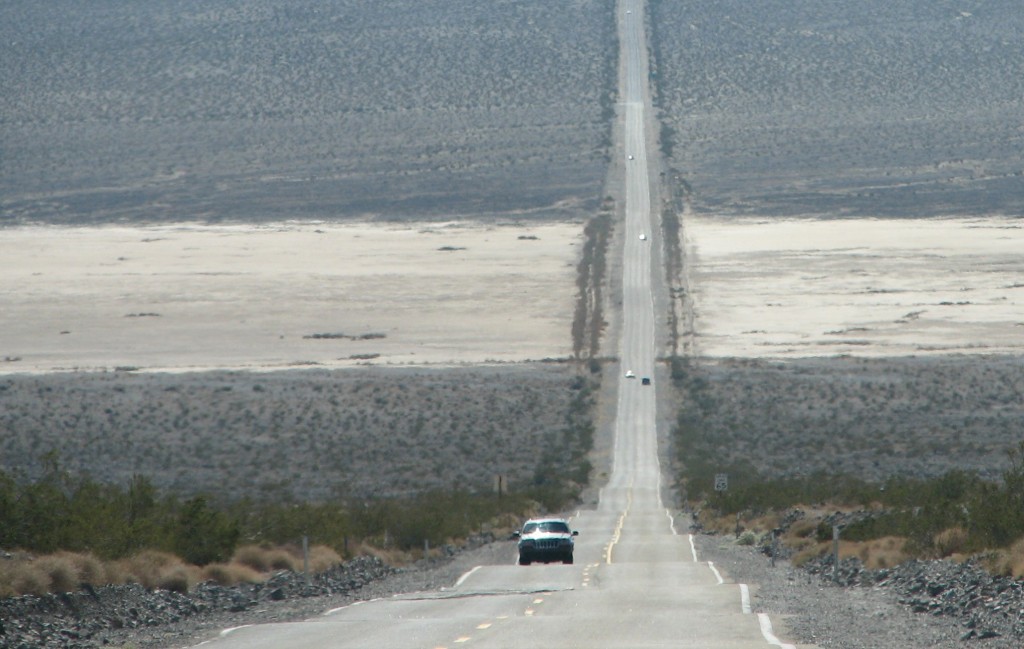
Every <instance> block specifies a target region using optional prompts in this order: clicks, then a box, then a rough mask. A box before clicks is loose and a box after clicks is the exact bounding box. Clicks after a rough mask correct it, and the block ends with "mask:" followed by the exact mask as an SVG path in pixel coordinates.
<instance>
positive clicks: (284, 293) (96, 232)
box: [0, 223, 582, 373]
mask: <svg viewBox="0 0 1024 649" xmlns="http://www.w3.org/2000/svg"><path fill="white" fill-rule="evenodd" d="M581 231H582V228H581V227H580V225H579V224H575V223H544V224H530V225H529V226H521V225H516V224H510V225H482V224H472V223H458V224H454V223H430V224H426V223H414V224H410V223H403V224H374V223H356V224H327V223H279V224H272V225H263V226H251V225H238V226H234V225H232V226H210V225H194V224H176V225H162V226H151V227H113V226H109V227H94V228H75V227H16V228H8V229H4V230H2V231H0V259H3V260H4V273H3V274H2V275H0V332H2V335H0V361H3V362H0V372H5V373H11V372H19V373H20V372H48V371H62V370H91V371H95V370H112V369H117V368H122V369H123V368H132V369H138V370H154V371H194V370H206V369H246V370H272V369H281V368H288V367H304V366H322V367H327V368H331V367H343V366H350V365H355V364H360V363H363V364H365V363H373V364H380V365H391V364H394V365H404V364H411V363H412V364H457V363H481V362H486V361H499V362H508V361H522V360H529V359H541V358H545V357H565V356H568V355H570V354H571V351H572V341H571V339H570V335H569V334H570V329H571V318H572V314H573V298H574V290H575V288H574V287H575V262H576V259H577V256H578V253H577V247H576V246H577V243H578V241H579V239H580V237H581V236H582V235H581Z"/></svg>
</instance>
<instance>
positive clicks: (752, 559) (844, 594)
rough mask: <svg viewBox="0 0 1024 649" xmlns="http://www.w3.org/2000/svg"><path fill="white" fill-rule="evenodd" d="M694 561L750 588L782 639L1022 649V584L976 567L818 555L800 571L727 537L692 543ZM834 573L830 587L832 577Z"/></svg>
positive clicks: (846, 648) (855, 647)
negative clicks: (881, 563) (889, 564)
mask: <svg viewBox="0 0 1024 649" xmlns="http://www.w3.org/2000/svg"><path fill="white" fill-rule="evenodd" d="M697 546H698V552H699V555H700V558H701V559H702V560H706V561H713V562H714V563H715V565H716V567H718V568H719V570H721V571H722V572H723V573H725V574H726V575H727V580H728V581H733V582H743V583H748V584H750V585H751V586H753V591H754V597H753V602H752V604H753V608H754V610H755V612H764V613H768V614H769V615H770V616H771V618H772V622H773V624H775V625H776V626H777V627H779V630H780V633H779V634H778V635H780V637H783V638H785V639H787V640H788V641H790V642H797V643H800V644H803V643H808V644H811V643H813V644H816V645H818V646H820V647H834V648H839V649H952V648H954V647H979V648H984V649H1011V648H1013V649H1019V648H1020V647H1022V646H1024V584H1022V583H1021V582H1020V581H1018V580H1015V579H1010V578H1004V577H993V576H992V575H990V574H988V573H987V572H985V571H984V570H983V569H982V568H981V567H980V566H978V565H977V564H975V563H970V562H968V563H963V564H957V563H953V562H950V561H910V562H907V563H904V564H902V565H900V566H898V567H895V568H891V569H885V570H868V569H866V568H864V566H863V564H862V563H861V562H860V560H858V559H853V558H851V559H843V560H842V561H841V562H840V565H839V570H838V571H834V570H833V563H832V558H831V557H830V556H826V557H822V558H820V559H818V560H816V561H812V562H809V563H807V564H805V565H803V566H801V567H800V568H796V567H794V566H793V565H792V564H791V563H790V562H789V561H785V560H779V561H777V562H776V565H775V566H774V567H772V565H771V560H770V559H769V557H768V555H767V553H766V551H765V549H764V548H753V547H750V546H739V545H736V543H735V542H734V540H733V539H732V538H728V537H721V536H709V535H701V536H699V537H697ZM834 574H835V579H833V575H834Z"/></svg>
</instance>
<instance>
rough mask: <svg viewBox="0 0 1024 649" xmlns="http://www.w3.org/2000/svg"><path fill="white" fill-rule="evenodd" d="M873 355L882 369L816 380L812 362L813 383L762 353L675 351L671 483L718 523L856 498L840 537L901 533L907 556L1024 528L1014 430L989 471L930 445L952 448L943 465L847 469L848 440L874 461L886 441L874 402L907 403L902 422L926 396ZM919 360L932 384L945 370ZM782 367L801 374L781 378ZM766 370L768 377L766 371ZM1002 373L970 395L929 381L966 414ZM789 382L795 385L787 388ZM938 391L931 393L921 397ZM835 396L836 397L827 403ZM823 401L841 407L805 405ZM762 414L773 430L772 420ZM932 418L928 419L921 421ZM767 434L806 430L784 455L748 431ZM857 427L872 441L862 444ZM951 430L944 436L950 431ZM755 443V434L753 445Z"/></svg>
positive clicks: (986, 541)
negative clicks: (698, 359) (708, 361)
mask: <svg viewBox="0 0 1024 649" xmlns="http://www.w3.org/2000/svg"><path fill="white" fill-rule="evenodd" d="M858 367H859V366H858ZM880 367H881V368H883V369H884V372H880V373H879V374H881V375H883V376H884V380H880V379H878V378H876V375H868V374H866V373H865V374H858V373H855V372H852V371H850V368H846V371H843V372H839V373H837V377H838V378H839V380H832V381H829V380H825V381H822V380H820V379H822V377H825V374H824V373H820V372H815V373H814V374H813V377H814V378H815V379H818V381H816V382H814V386H815V387H814V388H813V389H814V390H817V391H818V392H817V393H815V392H813V391H812V388H810V387H808V386H809V385H810V381H809V380H808V379H807V378H806V375H807V374H809V373H810V369H812V368H810V367H805V368H794V367H792V366H791V365H788V366H787V367H786V368H785V369H784V370H779V371H777V372H774V373H766V372H765V369H766V368H765V367H764V366H763V365H760V364H758V363H756V362H747V363H746V364H745V365H744V366H743V367H732V368H728V369H726V370H723V369H722V368H721V367H718V368H717V369H716V370H709V369H708V368H705V367H701V366H698V364H697V363H694V362H692V361H688V360H686V359H679V358H677V359H673V362H672V366H671V368H672V377H673V379H674V385H675V387H676V388H677V389H678V390H679V394H680V396H681V400H682V406H681V408H680V410H679V414H678V416H677V420H676V427H675V429H674V431H673V442H674V453H675V457H676V465H677V467H678V469H679V480H678V484H679V485H680V487H681V491H682V493H683V494H684V498H685V499H686V500H687V501H689V502H690V503H692V504H694V505H695V506H696V507H697V508H698V509H701V510H702V511H705V512H707V515H708V516H709V517H713V516H715V515H717V516H718V517H720V518H722V521H723V522H722V525H721V527H722V529H730V527H729V526H730V525H732V524H730V523H728V521H735V520H737V516H739V517H741V518H744V519H745V520H747V521H748V522H749V521H750V520H753V519H756V518H758V517H764V519H765V521H767V522H766V523H765V524H767V525H768V526H769V529H770V527H771V526H773V525H775V524H777V523H778V520H777V519H778V512H784V511H786V510H789V509H794V508H799V509H816V510H819V511H825V512H828V513H831V512H833V511H836V510H844V509H845V510H850V509H856V510H862V511H863V512H865V513H864V515H858V516H854V517H853V522H849V523H847V524H844V526H843V528H842V538H843V539H844V541H849V542H855V543H864V544H868V543H872V542H877V541H879V540H881V539H894V538H895V539H900V551H901V552H902V553H904V554H905V556H911V557H924V558H931V557H943V556H950V555H953V554H967V555H972V554H981V553H985V552H989V551H992V550H1003V549H1007V548H1010V547H1011V546H1013V545H1014V543H1015V542H1017V541H1019V540H1020V539H1022V538H1024V442H1020V441H1019V439H1020V438H1019V431H1018V434H1017V439H1018V441H1017V446H1015V447H1012V448H1011V449H1010V450H1009V451H1008V453H1007V456H1006V459H1005V461H1002V462H1000V463H999V466H1000V467H1002V470H1001V471H1000V472H999V473H998V474H996V475H988V476H983V475H980V474H979V472H978V471H975V470H968V469H963V468H957V467H960V466H962V464H963V462H962V458H961V457H959V456H958V455H957V453H958V452H959V447H956V446H951V447H949V448H938V447H931V450H932V452H933V454H935V455H938V453H939V452H940V451H941V452H944V453H945V454H947V459H946V460H945V464H944V465H943V464H939V463H936V464H935V465H934V466H936V467H939V466H944V467H945V468H944V469H943V470H942V471H934V472H933V474H931V475H929V474H928V473H927V472H920V471H919V472H914V471H912V470H908V471H898V470H892V471H890V472H889V474H888V475H887V476H885V477H875V478H871V477H864V476H861V475H856V474H855V473H854V472H853V471H852V470H850V469H849V467H851V466H854V465H852V464H847V465H846V466H847V468H846V470H843V467H844V465H843V464H842V461H841V459H837V457H836V456H843V454H844V453H845V452H846V449H852V448H857V447H858V446H859V447H861V448H862V449H863V450H862V452H864V453H870V455H868V456H867V457H869V458H874V459H875V461H876V462H879V461H882V460H884V456H885V455H886V454H887V453H891V452H892V451H891V448H892V447H891V446H890V445H888V444H887V443H886V436H885V435H880V434H878V433H877V431H875V432H872V427H873V425H876V424H877V423H878V421H879V420H878V419H877V418H876V419H872V418H871V413H870V412H868V411H869V410H871V409H888V408H894V407H897V406H898V407H900V408H902V412H903V413H905V414H904V418H903V421H901V422H898V423H899V424H901V425H902V426H904V427H906V426H907V421H906V420H907V419H908V418H909V416H908V415H907V414H906V413H911V412H915V411H918V407H917V406H915V402H916V401H917V400H919V399H921V393H917V392H913V391H911V390H909V389H907V388H906V387H905V386H903V385H901V381H900V378H901V377H899V376H897V375H895V374H894V372H893V371H892V367H890V366H880ZM911 367H913V366H912V365H911ZM986 367H987V370H986V371H988V372H989V374H990V375H992V376H999V374H998V371H999V368H998V367H994V364H993V363H989V364H987V365H986ZM876 369H877V368H876ZM921 369H922V368H918V370H921ZM924 369H928V370H930V371H931V374H926V373H924V372H923V371H920V373H917V372H911V373H910V374H911V379H912V381H913V382H915V383H917V384H920V385H922V386H931V385H932V383H935V384H936V385H938V378H941V376H942V374H941V373H940V372H943V373H944V372H945V371H946V368H944V367H943V366H938V365H935V366H924ZM787 372H788V373H790V374H792V375H794V376H796V377H798V378H799V379H800V380H799V381H796V380H788V379H787V374H786V373H787ZM740 375H744V376H745V378H740ZM766 375H770V376H771V378H772V379H774V380H772V381H766V380H763V379H764V378H765V376H766ZM963 377H969V373H968V372H966V371H964V372H961V373H960V378H961V379H962V378H963ZM825 378H826V379H827V377H825ZM834 378H835V377H834ZM1008 382H1009V381H1006V382H1004V381H1000V382H995V383H982V382H980V381H979V382H978V383H977V384H976V385H978V386H991V387H984V390H983V391H981V392H979V394H978V395H971V393H970V391H969V390H967V389H963V388H961V389H960V390H959V391H954V390H945V391H943V390H940V389H938V388H934V391H935V392H946V393H947V394H949V395H953V396H952V397H950V398H949V401H953V402H955V405H956V414H957V416H959V417H961V418H963V419H964V420H966V419H967V418H968V417H970V416H971V411H972V410H974V409H975V408H974V406H973V405H972V402H973V401H975V400H977V401H979V402H981V403H988V404H991V403H993V402H994V403H1002V397H1001V396H1000V394H1001V393H1000V394H997V393H996V391H997V390H1005V389H1007V388H1006V387H1005V386H1006V383H1008ZM844 384H845V385H847V386H850V385H852V386H854V387H852V388H851V387H847V388H845V390H846V391H845V392H843V391H841V390H843V389H844V388H842V385H844ZM932 390H933V388H931V387H927V388H926V391H923V392H924V394H925V395H928V394H930V393H931V392H932ZM979 390H982V387H979ZM878 391H882V392H883V393H884V394H885V395H886V397H887V398H888V399H889V400H890V403H887V404H883V403H882V402H881V401H880V400H878V399H876V397H875V394H876V393H877V392H878ZM787 392H791V393H792V394H795V395H796V396H792V394H791V395H789V396H787ZM994 394H995V397H993V395H994ZM953 397H955V399H954V398H953ZM857 401H863V403H864V404H865V407H864V408H861V409H858V408H857V407H855V403H856V402H857ZM937 401H938V400H937V399H932V398H931V397H929V401H928V403H929V404H932V403H937ZM836 402H841V403H842V405H840V406H838V407H837V406H836V405H833V404H834V403H836ZM894 404H895V405H894ZM821 409H825V410H826V411H827V412H829V413H839V414H830V415H829V416H828V417H821V418H819V417H808V413H813V412H814V411H816V410H821ZM977 409H978V410H979V411H981V410H983V409H984V408H982V407H981V406H979V407H978V408H977ZM919 411H920V412H924V413H925V414H927V417H925V416H922V417H921V418H920V419H918V420H915V421H916V422H917V424H918V425H920V426H922V427H924V426H927V421H929V419H930V421H932V422H935V421H938V420H939V419H940V418H943V417H946V416H947V415H946V413H945V412H943V411H942V410H941V409H939V408H938V407H936V406H934V405H929V408H928V409H927V411H925V410H924V409H923V408H921V409H920V410H919ZM758 418H760V420H762V422H761V423H758ZM990 419H991V420H992V421H993V422H994V423H996V424H999V425H1001V421H1002V420H1001V419H997V418H996V417H995V416H994V415H992V416H990ZM844 420H845V421H844ZM851 421H852V422H856V426H857V428H855V427H854V426H852V425H850V424H849V423H848V422H851ZM893 421H896V420H895V419H894V420H893ZM835 422H838V425H839V426H840V428H839V429H835V430H830V429H829V428H828V427H827V426H829V424H830V423H832V425H836V424H835ZM891 425H895V424H891ZM757 426H761V427H760V428H757ZM769 426H774V427H776V428H779V429H780V430H779V431H778V432H776V431H774V430H770V429H769V428H768V427H769ZM787 426H788V428H787ZM819 426H820V427H821V428H818V427H819ZM860 428H863V429H864V430H865V431H866V432H865V433H863V434H862V435H860V436H858V435H855V434H853V432H852V431H855V430H859V429H860ZM934 428H935V426H934V424H933V425H932V426H931V427H930V428H927V429H926V430H934ZM815 429H816V430H815ZM822 429H823V430H822ZM769 435H770V436H772V437H776V438H777V439H778V440H780V441H779V442H778V444H783V443H786V442H783V441H782V438H783V437H784V436H788V437H789V438H790V439H791V440H792V439H793V438H796V439H804V440H806V442H805V445H804V446H803V448H802V449H800V450H799V451H792V454H791V456H790V457H791V463H790V465H789V467H780V466H779V465H778V464H775V463H774V462H772V463H767V462H765V461H764V455H763V454H761V453H759V452H758V449H759V448H764V446H763V441H762V440H759V439H755V438H763V437H765V436H769ZM824 435H830V436H834V437H835V439H829V440H827V441H826V443H824V444H815V443H814V440H816V439H820V438H821V437H822V436H824ZM862 437H863V438H865V439H866V440H869V441H871V443H874V444H876V447H875V448H869V446H870V445H869V444H868V442H866V441H865V439H861V438H862ZM955 438H956V437H955V436H953V435H951V436H950V439H955ZM908 439H912V437H911V435H910V434H907V435H903V436H901V437H900V438H899V441H902V442H903V443H906V441H907V440H908ZM890 441H897V440H890ZM758 443H761V444H762V446H757V444H758ZM789 443H792V442H789ZM911 450H912V449H911ZM922 452H923V451H922ZM850 455H852V453H851V454H850ZM816 462H817V467H818V468H815V469H813V470H810V471H806V472H802V473H801V472H798V471H792V470H791V471H789V472H788V473H784V472H783V471H781V470H779V469H780V468H791V467H792V466H794V465H800V466H815V463H816ZM908 464H909V462H908ZM823 465H824V466H834V467H836V470H831V471H830V470H827V469H826V468H822V466H823ZM722 473H724V474H727V475H728V489H727V490H726V491H724V492H716V491H715V490H714V484H715V476H716V474H722ZM712 512H713V513H712ZM773 519H774V520H773ZM748 524H749V523H748ZM804 537H805V538H806V539H808V540H809V541H811V542H819V543H820V542H825V541H828V540H830V539H831V538H832V527H831V525H830V524H829V523H828V522H822V523H820V524H818V525H817V526H816V527H815V528H813V529H808V530H804ZM890 545H891V543H890Z"/></svg>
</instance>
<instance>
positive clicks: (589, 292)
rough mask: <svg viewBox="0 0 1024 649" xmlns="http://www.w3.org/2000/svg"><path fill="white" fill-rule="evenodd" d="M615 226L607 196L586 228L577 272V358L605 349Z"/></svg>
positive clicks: (574, 327)
mask: <svg viewBox="0 0 1024 649" xmlns="http://www.w3.org/2000/svg"><path fill="white" fill-rule="evenodd" d="M614 227H615V201H614V200H613V199H612V198H611V197H610V196H606V197H605V199H604V200H603V201H602V203H601V210H600V212H598V214H597V215H596V216H595V217H593V218H592V219H590V221H588V222H587V225H586V226H585V227H584V229H583V236H584V241H583V251H582V254H581V255H580V262H579V265H578V266H577V269H576V288H577V293H576V310H575V313H574V315H573V322H572V347H573V350H572V351H573V357H574V358H576V359H584V358H591V359H593V358H595V357H596V356H597V355H598V353H599V352H600V349H601V333H602V332H603V331H604V327H605V325H606V324H607V323H606V322H605V320H604V312H603V309H602V304H603V302H604V298H603V293H604V283H605V280H606V274H607V266H608V262H607V254H608V244H609V243H610V242H611V237H612V233H613V230H614Z"/></svg>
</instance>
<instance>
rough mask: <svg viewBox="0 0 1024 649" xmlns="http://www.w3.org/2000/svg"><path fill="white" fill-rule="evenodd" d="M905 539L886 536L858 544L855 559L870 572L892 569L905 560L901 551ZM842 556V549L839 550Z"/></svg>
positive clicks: (904, 554)
mask: <svg viewBox="0 0 1024 649" xmlns="http://www.w3.org/2000/svg"><path fill="white" fill-rule="evenodd" d="M905 544H906V539H902V538H898V537H893V536H888V537H885V538H881V539H875V540H873V541H869V542H866V543H860V544H858V546H859V547H858V549H857V557H858V558H859V559H860V560H861V561H862V562H863V563H864V566H865V567H867V568H869V569H871V570H879V569H881V568H892V567H893V566H897V565H899V564H901V563H903V562H904V561H906V560H907V558H908V557H907V555H906V553H905V552H904V551H903V548H904V546H905ZM840 554H841V555H842V549H840Z"/></svg>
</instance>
